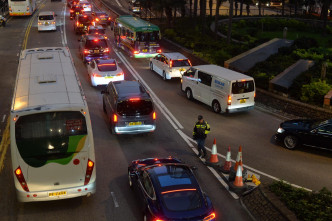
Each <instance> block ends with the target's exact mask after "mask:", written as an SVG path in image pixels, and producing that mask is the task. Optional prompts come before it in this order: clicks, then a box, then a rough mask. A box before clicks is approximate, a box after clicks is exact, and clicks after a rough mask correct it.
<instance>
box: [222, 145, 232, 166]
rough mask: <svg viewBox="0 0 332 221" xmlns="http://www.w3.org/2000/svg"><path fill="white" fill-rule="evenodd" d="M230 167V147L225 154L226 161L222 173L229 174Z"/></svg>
mask: <svg viewBox="0 0 332 221" xmlns="http://www.w3.org/2000/svg"><path fill="white" fill-rule="evenodd" d="M231 167H232V162H231V147H228V151H227V154H226V161H225V164H224V166H223V172H229V171H230V169H231Z"/></svg>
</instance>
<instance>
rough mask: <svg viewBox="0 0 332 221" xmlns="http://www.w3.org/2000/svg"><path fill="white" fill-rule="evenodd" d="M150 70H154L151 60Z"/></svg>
mask: <svg viewBox="0 0 332 221" xmlns="http://www.w3.org/2000/svg"><path fill="white" fill-rule="evenodd" d="M150 70H151V71H153V64H152V62H150Z"/></svg>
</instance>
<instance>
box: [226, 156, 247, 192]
mask: <svg viewBox="0 0 332 221" xmlns="http://www.w3.org/2000/svg"><path fill="white" fill-rule="evenodd" d="M241 164H242V161H240V163H239V165H238V167H237V171H236V177H235V180H234V182H230V183H229V189H230V190H231V191H233V192H235V193H243V192H244V191H245V190H246V189H247V185H246V184H244V183H243V178H242V166H241Z"/></svg>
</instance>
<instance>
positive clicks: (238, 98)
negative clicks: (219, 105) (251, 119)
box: [231, 79, 255, 108]
mask: <svg viewBox="0 0 332 221" xmlns="http://www.w3.org/2000/svg"><path fill="white" fill-rule="evenodd" d="M254 97H255V83H254V80H253V79H245V80H238V81H232V84H231V99H232V101H231V107H232V108H241V107H247V106H253V105H254V104H255V101H254Z"/></svg>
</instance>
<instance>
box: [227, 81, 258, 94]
mask: <svg viewBox="0 0 332 221" xmlns="http://www.w3.org/2000/svg"><path fill="white" fill-rule="evenodd" d="M254 90H255V86H254V81H252V80H250V81H238V82H234V83H232V93H233V94H243V93H249V92H253V91H254Z"/></svg>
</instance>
